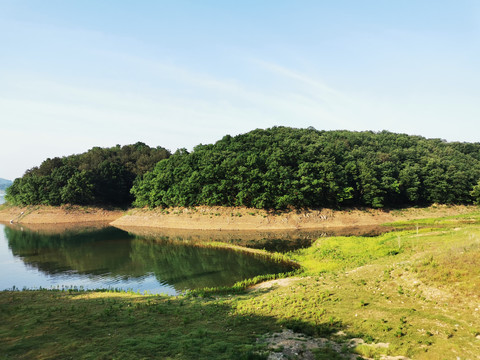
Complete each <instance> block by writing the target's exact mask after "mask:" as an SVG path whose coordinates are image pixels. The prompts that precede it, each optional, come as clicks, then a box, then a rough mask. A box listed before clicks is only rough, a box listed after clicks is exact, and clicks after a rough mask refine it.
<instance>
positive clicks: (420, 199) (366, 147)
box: [132, 127, 480, 209]
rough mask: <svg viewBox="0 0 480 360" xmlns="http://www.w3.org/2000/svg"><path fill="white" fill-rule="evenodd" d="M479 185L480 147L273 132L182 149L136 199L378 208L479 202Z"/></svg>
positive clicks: (150, 175) (148, 178)
mask: <svg viewBox="0 0 480 360" xmlns="http://www.w3.org/2000/svg"><path fill="white" fill-rule="evenodd" d="M479 179H480V144H479V143H449V142H446V141H443V140H439V139H426V138H423V137H420V136H409V135H405V134H394V133H390V132H387V131H383V132H380V133H374V132H351V131H317V130H315V129H313V128H308V129H294V128H287V127H274V128H271V129H267V130H254V131H251V132H249V133H246V134H243V135H239V136H235V137H231V136H225V137H224V138H223V139H221V140H220V141H218V142H216V143H215V144H211V145H199V146H197V147H195V149H194V150H193V152H191V153H188V152H187V151H186V150H178V151H177V152H176V153H175V154H173V155H172V156H171V157H170V158H168V159H166V160H163V161H161V162H159V163H158V164H157V165H156V166H155V168H154V169H153V170H152V171H150V172H147V173H146V174H145V175H144V176H143V178H141V179H138V180H137V181H136V182H135V185H134V187H133V189H132V193H133V194H134V195H135V199H136V200H135V202H134V205H136V206H139V207H143V206H150V207H156V206H194V205H226V206H248V207H256V208H274V209H281V208H286V207H295V208H304V207H307V208H322V207H336V206H343V205H345V206H352V205H353V206H368V207H377V208H378V207H383V206H389V207H395V206H404V205H426V204H431V203H447V204H453V203H466V204H468V203H472V202H473V201H475V200H478V198H480V185H479Z"/></svg>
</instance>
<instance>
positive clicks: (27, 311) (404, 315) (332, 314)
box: [0, 212, 480, 359]
mask: <svg viewBox="0 0 480 360" xmlns="http://www.w3.org/2000/svg"><path fill="white" fill-rule="evenodd" d="M479 221H480V213H479V212H474V213H471V214H468V215H461V216H452V217H446V218H437V219H426V220H421V221H411V222H408V223H404V224H399V225H402V226H410V228H411V229H412V230H400V231H396V232H391V233H387V234H384V235H381V236H377V237H332V238H321V239H319V240H317V241H316V242H315V243H313V245H312V246H311V247H310V248H307V249H303V250H298V251H295V252H291V253H288V254H287V257H288V258H290V259H292V260H294V261H297V262H298V263H299V264H300V265H301V266H302V269H303V270H302V272H301V273H297V274H295V275H293V277H290V278H285V279H279V280H275V281H272V282H270V283H266V284H260V285H261V286H258V287H253V288H251V289H248V290H245V291H238V289H239V288H241V286H237V287H236V288H235V291H233V290H232V291H231V292H230V293H229V292H228V291H225V289H221V291H216V290H215V289H210V290H205V291H196V292H192V293H191V294H188V295H185V296H178V297H165V296H156V295H155V296H154V295H139V294H131V293H122V292H108V291H103V292H102V291H97V292H77V291H51V290H49V291H47V290H40V291H4V292H0V319H1V321H0V359H154V358H156V359H265V358H267V356H268V354H269V352H272V351H273V352H277V353H279V354H280V353H283V354H284V355H285V356H287V355H288V346H290V345H292V343H294V344H295V345H296V346H297V348H296V350H295V351H296V354H297V355H292V353H290V356H292V357H293V358H301V356H302V355H307V354H310V355H312V356H313V357H314V358H316V359H351V358H356V357H357V356H358V357H360V356H361V357H365V358H379V359H380V358H382V356H400V355H402V356H406V357H409V358H412V359H457V358H460V359H478V358H480V226H479ZM245 284H249V282H245ZM286 329H290V330H292V331H293V332H295V333H296V334H295V335H293V333H292V332H289V333H287V332H286V331H285V330H286ZM300 333H301V334H304V335H305V336H304V337H301V336H300V335H299V334H300ZM272 334H277V335H276V336H274V335H272ZM285 334H287V336H289V337H290V342H285V341H283V342H282V340H285ZM272 339H273V340H272ZM352 339H354V340H352ZM360 339H361V340H360ZM286 344H289V345H286ZM311 344H316V345H315V346H313V348H312V345H311ZM292 346H293V345H292Z"/></svg>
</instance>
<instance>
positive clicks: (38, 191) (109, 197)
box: [6, 142, 170, 206]
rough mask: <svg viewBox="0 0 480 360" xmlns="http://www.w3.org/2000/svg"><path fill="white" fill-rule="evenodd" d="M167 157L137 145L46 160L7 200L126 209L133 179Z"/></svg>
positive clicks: (158, 150) (16, 185)
mask: <svg viewBox="0 0 480 360" xmlns="http://www.w3.org/2000/svg"><path fill="white" fill-rule="evenodd" d="M169 156H170V153H169V152H168V150H166V149H164V148H161V147H157V148H151V147H149V146H147V145H145V144H143V143H141V142H138V143H136V144H134V145H126V146H123V147H121V146H120V145H117V146H115V147H112V148H100V147H94V148H92V149H90V150H89V151H87V152H85V153H83V154H79V155H71V156H67V157H62V158H59V157H56V158H53V159H47V160H45V161H44V162H43V163H42V164H41V165H40V166H39V167H35V168H32V169H30V170H28V171H27V172H26V173H25V175H24V176H23V177H22V178H18V179H16V180H15V181H14V182H13V184H12V186H10V187H9V188H8V189H7V196H6V200H7V201H8V202H10V203H12V204H15V205H27V204H45V205H61V204H66V203H69V204H79V205H115V206H128V205H131V202H132V200H133V196H132V195H131V193H130V189H131V187H132V185H133V181H134V180H135V178H136V177H137V176H140V175H143V174H144V173H145V172H147V171H149V170H152V169H153V167H154V166H155V164H156V163H157V162H158V161H160V160H162V159H166V158H168V157H169Z"/></svg>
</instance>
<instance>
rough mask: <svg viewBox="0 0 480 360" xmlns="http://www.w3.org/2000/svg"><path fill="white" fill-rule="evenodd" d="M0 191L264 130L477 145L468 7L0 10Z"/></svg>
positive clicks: (478, 23) (111, 5) (157, 5)
mask: <svg viewBox="0 0 480 360" xmlns="http://www.w3.org/2000/svg"><path fill="white" fill-rule="evenodd" d="M0 42H1V43H2V50H1V56H0V129H1V130H0V131H1V135H2V139H1V141H0V164H1V168H0V177H1V178H6V179H11V180H13V179H14V178H16V177H20V176H22V175H23V173H24V172H25V171H26V170H27V169H29V168H31V167H33V166H37V165H39V164H40V163H41V162H42V161H43V160H44V159H46V158H47V157H55V156H66V155H70V154H74V153H82V152H84V151H86V150H88V149H90V148H91V147H93V146H102V147H103V146H114V145H116V144H121V145H125V144H132V143H135V142H137V141H142V142H145V143H147V144H148V145H150V146H162V147H165V148H167V149H170V150H171V151H175V150H176V149H177V148H180V147H186V148H187V149H192V148H193V147H194V146H195V145H197V144H199V143H204V144H205V143H212V142H215V141H216V140H218V139H220V138H222V137H223V136H224V135H226V134H230V135H236V134H239V133H245V132H248V131H250V130H252V129H255V128H267V127H272V126H275V125H278V126H293V127H308V126H313V127H315V128H316V129H319V130H333V129H347V130H358V131H361V130H373V131H381V130H388V131H392V132H400V133H407V134H411V135H421V136H424V137H427V138H442V139H446V140H448V141H467V142H478V141H479V136H478V134H479V129H480V125H479V119H480V107H479V106H478V99H479V98H480V96H479V95H480V67H479V65H478V59H479V58H480V50H479V49H480V46H479V45H480V3H478V2H477V1H473V0H459V1H455V2H453V1H446V0H440V1H432V0H423V1H402V2H400V1H398V2H386V1H381V0H367V1H362V2H358V1H354V0H343V1H335V2H319V1H306V0H299V1H282V0H276V1H253V0H247V1H242V2H224V1H214V0H209V1H185V0H179V1H175V2H173V1H172V2H166V1H142V2H136V3H133V2H128V1H102V2H97V1H93V0H86V1H82V2H63V1H54V0H45V1H41V2H39V1H33V0H25V1H12V0H0Z"/></svg>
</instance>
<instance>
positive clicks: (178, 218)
mask: <svg viewBox="0 0 480 360" xmlns="http://www.w3.org/2000/svg"><path fill="white" fill-rule="evenodd" d="M477 209H478V207H477V206H473V205H471V206H465V205H455V206H448V205H432V206H430V207H426V208H405V209H390V210H383V209H356V208H352V209H341V210H332V209H322V210H308V209H307V210H301V211H300V210H292V211H284V212H277V213H272V212H268V211H266V210H260V209H249V208H241V207H220V206H215V207H207V206H198V207H195V208H180V207H178V208H169V209H129V210H118V209H113V210H112V209H103V208H98V207H83V206H78V205H64V206H58V207H54V206H40V205H30V206H25V207H16V206H8V205H6V206H5V205H4V206H2V207H0V222H3V223H7V224H8V223H10V222H11V221H12V223H16V224H26V225H27V224H45V225H46V224H51V225H58V224H88V223H93V222H107V223H109V224H110V225H112V226H116V227H120V228H122V227H127V228H132V227H133V228H152V229H169V230H174V229H176V230H180V229H181V230H214V231H295V230H315V229H317V230H320V229H335V228H340V227H364V226H377V225H381V224H385V223H389V222H395V221H407V220H412V219H422V218H431V217H441V216H450V215H459V214H466V213H469V212H472V211H474V210H477Z"/></svg>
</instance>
